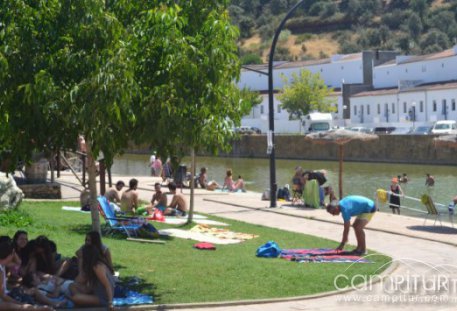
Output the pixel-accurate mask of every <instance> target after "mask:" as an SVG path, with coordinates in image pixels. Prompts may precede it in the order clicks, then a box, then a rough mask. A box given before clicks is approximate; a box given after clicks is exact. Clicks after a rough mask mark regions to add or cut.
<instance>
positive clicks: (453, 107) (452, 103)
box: [451, 99, 455, 111]
mask: <svg viewBox="0 0 457 311" xmlns="http://www.w3.org/2000/svg"><path fill="white" fill-rule="evenodd" d="M451 105H452V111H455V99H452V101H451Z"/></svg>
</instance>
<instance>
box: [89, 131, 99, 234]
mask: <svg viewBox="0 0 457 311" xmlns="http://www.w3.org/2000/svg"><path fill="white" fill-rule="evenodd" d="M86 142H87V164H88V165H87V166H88V167H87V175H88V179H89V180H88V184H89V192H90V214H91V218H92V230H93V231H97V232H99V233H101V232H100V215H99V213H98V201H97V184H96V180H95V179H96V176H97V168H96V166H95V159H94V155H93V154H92V148H91V143H92V142H91V141H90V140H89V139H88V138H86Z"/></svg>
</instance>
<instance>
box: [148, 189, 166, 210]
mask: <svg viewBox="0 0 457 311" xmlns="http://www.w3.org/2000/svg"><path fill="white" fill-rule="evenodd" d="M154 190H155V193H154V195H153V196H152V199H151V204H149V206H147V207H146V210H147V212H148V214H149V215H152V214H153V212H154V208H157V209H159V210H160V211H161V212H162V213H164V212H165V210H166V209H167V200H168V199H167V195H166V194H165V193H163V192H162V187H161V186H160V183H158V182H156V183H155V184H154ZM155 202H157V204H156V205H154V203H155Z"/></svg>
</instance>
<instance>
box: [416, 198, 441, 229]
mask: <svg viewBox="0 0 457 311" xmlns="http://www.w3.org/2000/svg"><path fill="white" fill-rule="evenodd" d="M421 202H422V203H423V204H424V205H425V208H426V209H427V214H426V215H425V217H424V225H425V222H426V221H427V219H428V217H429V216H435V222H434V223H433V225H434V226H435V225H436V221H437V220H439V221H440V225H441V226H443V223H442V222H441V215H442V213H440V211H438V210H437V208H436V206H435V203H433V200H432V198H431V197H430V196H429V195H428V194H423V195H422V197H421Z"/></svg>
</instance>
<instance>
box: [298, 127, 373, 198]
mask: <svg viewBox="0 0 457 311" xmlns="http://www.w3.org/2000/svg"><path fill="white" fill-rule="evenodd" d="M305 139H306V140H310V141H312V142H315V143H321V144H322V143H323V144H327V143H333V144H337V145H338V151H339V152H338V159H339V172H338V188H339V197H340V199H342V198H343V156H344V149H343V147H344V145H345V144H347V143H348V142H350V141H353V140H361V141H370V140H375V139H378V135H374V134H367V133H363V132H355V131H350V130H345V129H337V130H331V131H327V132H317V133H312V134H308V135H306V136H305Z"/></svg>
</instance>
